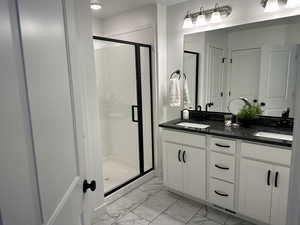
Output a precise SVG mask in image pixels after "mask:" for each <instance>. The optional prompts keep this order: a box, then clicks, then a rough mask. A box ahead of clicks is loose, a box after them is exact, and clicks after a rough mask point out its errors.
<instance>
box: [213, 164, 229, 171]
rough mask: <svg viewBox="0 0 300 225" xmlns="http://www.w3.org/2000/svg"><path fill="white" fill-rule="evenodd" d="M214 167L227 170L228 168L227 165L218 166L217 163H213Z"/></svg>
mask: <svg viewBox="0 0 300 225" xmlns="http://www.w3.org/2000/svg"><path fill="white" fill-rule="evenodd" d="M215 167H216V168H218V169H221V170H229V169H230V168H228V167H225V166H220V165H218V164H215Z"/></svg>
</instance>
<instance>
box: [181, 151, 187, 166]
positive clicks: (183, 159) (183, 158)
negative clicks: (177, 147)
mask: <svg viewBox="0 0 300 225" xmlns="http://www.w3.org/2000/svg"><path fill="white" fill-rule="evenodd" d="M185 154H186V151H184V152H183V154H182V161H183V162H184V163H186V160H185Z"/></svg>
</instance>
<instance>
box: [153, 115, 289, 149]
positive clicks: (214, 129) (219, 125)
mask: <svg viewBox="0 0 300 225" xmlns="http://www.w3.org/2000/svg"><path fill="white" fill-rule="evenodd" d="M180 122H191V123H200V124H207V125H210V127H209V128H206V129H199V128H191V127H183V126H179V125H176V124H177V123H180ZM159 126H160V127H163V128H170V129H176V130H182V131H189V132H196V133H202V134H210V135H215V136H221V137H228V138H237V139H242V140H247V141H253V142H259V143H265V144H272V145H279V146H285V147H291V146H292V142H291V141H286V140H280V139H273V138H265V137H257V136H255V135H254V134H255V133H257V132H272V133H280V134H286V135H292V132H291V130H288V129H284V128H274V127H267V126H251V127H249V128H245V127H241V126H239V127H225V126H224V122H223V121H214V120H206V121H195V120H181V119H176V120H171V121H168V122H165V123H162V124H160V125H159Z"/></svg>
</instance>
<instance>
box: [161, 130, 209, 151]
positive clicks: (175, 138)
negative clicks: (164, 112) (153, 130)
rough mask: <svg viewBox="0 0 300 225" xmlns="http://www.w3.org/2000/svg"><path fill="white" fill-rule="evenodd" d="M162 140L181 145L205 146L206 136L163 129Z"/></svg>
mask: <svg viewBox="0 0 300 225" xmlns="http://www.w3.org/2000/svg"><path fill="white" fill-rule="evenodd" d="M163 140H164V141H167V142H173V143H178V144H181V145H189V146H194V147H200V148H206V136H204V135H198V134H191V133H186V132H176V131H169V130H164V131H163Z"/></svg>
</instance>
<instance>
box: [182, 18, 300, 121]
mask: <svg viewBox="0 0 300 225" xmlns="http://www.w3.org/2000/svg"><path fill="white" fill-rule="evenodd" d="M299 26H300V17H293V18H287V19H282V20H275V21H271V22H270V21H268V22H261V23H256V24H249V25H243V26H237V27H231V28H227V29H220V30H215V31H209V32H201V33H194V34H188V35H185V37H184V58H183V62H184V63H183V64H184V68H183V70H184V72H185V73H186V74H187V75H188V76H189V77H191V76H195V79H194V80H198V82H197V85H196V90H195V92H196V93H195V95H196V97H195V105H201V106H202V109H205V108H207V110H208V111H214V112H229V104H230V103H231V102H233V100H234V99H240V98H245V99H247V100H248V101H249V102H250V103H253V102H258V103H259V104H260V103H262V104H263V105H264V106H263V112H262V114H263V115H264V116H281V115H282V113H283V112H286V111H287V110H288V109H289V110H288V111H289V116H290V117H293V115H294V108H295V105H294V102H295V92H296V86H295V84H296V77H297V73H298V71H299V61H298V55H299V52H300V30H299V29H298V28H299ZM187 52H193V54H198V55H201V57H199V58H198V61H196V60H195V59H193V56H192V54H189V53H187ZM196 62H198V65H197V63H196ZM196 68H198V73H196V72H195V71H196ZM197 74H198V77H197ZM190 80H192V79H191V78H190ZM234 110H237V109H234Z"/></svg>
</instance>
